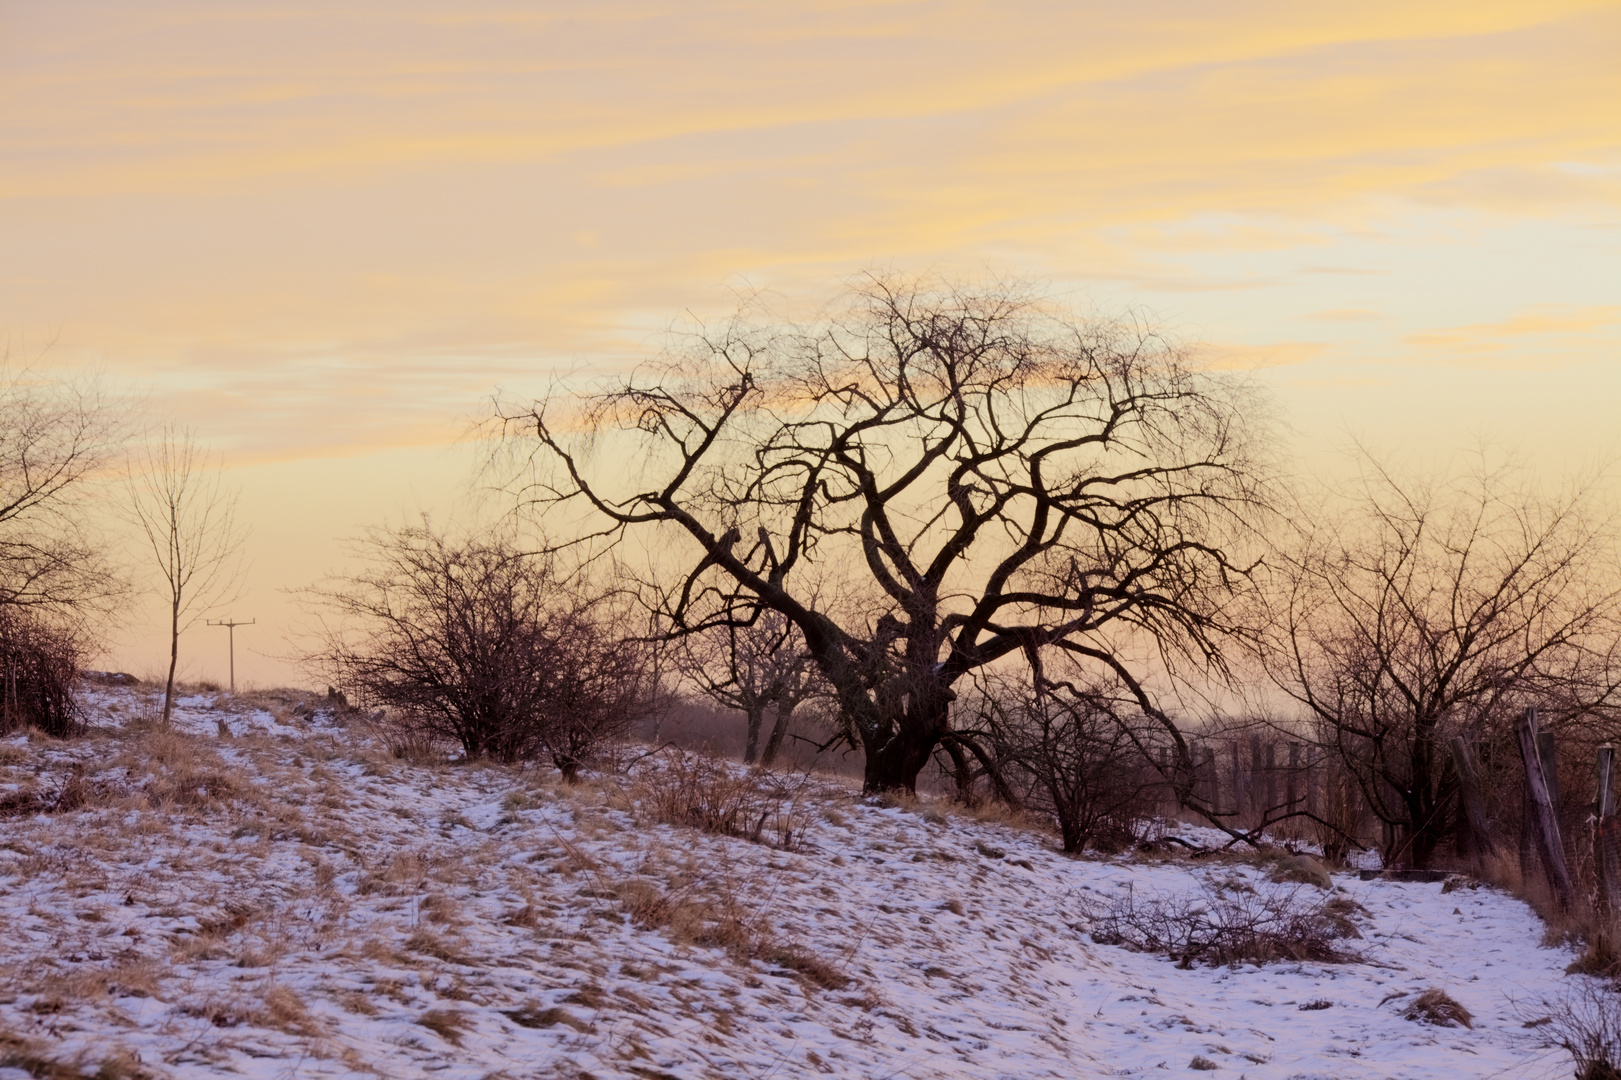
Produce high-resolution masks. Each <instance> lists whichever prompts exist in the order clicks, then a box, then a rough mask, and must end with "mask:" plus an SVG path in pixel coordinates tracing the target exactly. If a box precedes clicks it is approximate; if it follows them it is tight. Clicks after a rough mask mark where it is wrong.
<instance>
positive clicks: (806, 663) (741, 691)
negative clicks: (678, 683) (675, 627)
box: [675, 611, 825, 768]
mask: <svg viewBox="0 0 1621 1080" xmlns="http://www.w3.org/2000/svg"><path fill="white" fill-rule="evenodd" d="M676 646H677V651H676V653H675V663H676V667H677V669H678V670H679V671H680V672H681V674H682V675H684V676H685V677H686V678H687V679H689V680H691V682H692V683H693V684H694V685H696V686H697V687H698V689H699V690H701V691H702V692H703V693H704V694H705V695H707V696H708V697H709V698H710V699H711V700H713V701H715V702H717V703H718V704H720V705H722V706H724V707H725V708H728V709H736V710H737V711H738V712H740V713H742V714H743V718H744V723H745V725H746V730H747V734H746V742H745V744H744V748H743V761H744V763H745V764H748V765H753V764H754V763H755V762H756V761H758V762H759V763H760V764H761V765H764V766H766V767H767V768H770V767H771V765H773V764H774V763H775V762H776V760H777V754H778V753H779V752H781V750H782V743H783V739H784V738H785V737H786V736H787V734H788V726H789V724H790V723H791V722H792V720H793V716H794V710H796V709H797V708H799V706H800V705H802V704H804V703H805V702H806V701H807V700H809V699H810V698H811V697H813V696H815V695H816V694H818V693H825V691H824V690H822V688H821V686H820V684H819V683H818V681H817V679H816V668H815V662H814V661H813V660H812V658H811V655H810V652H809V651H808V650H807V649H806V648H805V645H804V642H803V640H801V639H800V637H799V635H798V632H797V631H796V630H795V628H794V625H793V624H792V623H790V622H789V621H788V620H787V619H785V618H783V617H782V616H781V615H779V614H777V613H776V612H773V611H764V612H761V613H759V615H758V616H757V617H756V619H755V621H754V622H753V623H752V624H750V623H747V622H738V623H730V624H727V625H724V626H718V627H713V628H711V629H709V630H708V631H707V632H704V633H699V634H691V635H687V636H685V637H682V638H680V639H678V640H677V641H676ZM768 712H769V713H771V714H772V726H771V731H770V733H769V735H767V737H766V742H765V746H764V748H763V751H762V748H761V746H760V734H761V732H762V731H763V730H764V728H765V718H766V714H767V713H768Z"/></svg>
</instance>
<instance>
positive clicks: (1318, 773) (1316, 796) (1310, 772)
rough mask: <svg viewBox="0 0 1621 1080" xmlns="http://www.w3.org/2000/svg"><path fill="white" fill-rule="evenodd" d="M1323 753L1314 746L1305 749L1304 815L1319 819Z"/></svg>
mask: <svg viewBox="0 0 1621 1080" xmlns="http://www.w3.org/2000/svg"><path fill="white" fill-rule="evenodd" d="M1322 787H1323V751H1322V749H1321V748H1319V747H1316V746H1308V747H1306V813H1308V814H1310V815H1311V816H1312V817H1321V816H1322V811H1323V804H1322V799H1321V794H1320V793H1321V791H1322Z"/></svg>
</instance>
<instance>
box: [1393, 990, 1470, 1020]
mask: <svg viewBox="0 0 1621 1080" xmlns="http://www.w3.org/2000/svg"><path fill="white" fill-rule="evenodd" d="M1402 1018H1403V1019H1404V1020H1412V1021H1415V1022H1417V1023H1420V1024H1433V1025H1435V1026H1436V1027H1455V1026H1456V1027H1466V1028H1472V1027H1474V1026H1475V1018H1474V1016H1473V1015H1471V1014H1470V1012H1469V1010H1468V1009H1466V1008H1464V1007H1463V1006H1462V1005H1460V1004H1458V1003H1457V1002H1456V1001H1454V1000H1453V999H1452V997H1451V995H1449V994H1448V993H1447V992H1446V991H1445V990H1442V989H1440V988H1439V987H1434V986H1432V987H1430V988H1429V989H1428V990H1426V991H1424V992H1423V993H1422V994H1420V995H1418V997H1416V998H1414V999H1413V1000H1412V1001H1410V1002H1408V1003H1407V1007H1406V1008H1404V1009H1403V1010H1402Z"/></svg>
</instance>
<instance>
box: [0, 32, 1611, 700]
mask: <svg viewBox="0 0 1621 1080" xmlns="http://www.w3.org/2000/svg"><path fill="white" fill-rule="evenodd" d="M872 267H883V268H895V269H898V270H901V271H936V272H941V273H946V274H969V275H974V274H986V273H991V274H1008V275H1022V276H1026V277H1030V278H1033V279H1036V280H1038V281H1041V282H1045V283H1046V284H1047V285H1048V286H1049V287H1050V288H1051V289H1052V290H1053V291H1054V292H1055V293H1057V294H1058V295H1060V296H1062V297H1064V298H1065V299H1067V300H1068V301H1069V302H1070V303H1072V304H1074V305H1075V306H1076V307H1078V308H1081V309H1086V310H1097V311H1101V312H1105V313H1114V312H1120V311H1123V310H1126V309H1136V310H1140V311H1143V312H1146V313H1149V314H1151V315H1152V317H1153V318H1155V319H1157V320H1158V321H1159V322H1161V323H1162V324H1163V325H1165V326H1166V327H1168V328H1169V329H1171V330H1172V331H1173V332H1174V333H1175V334H1177V335H1178V336H1179V337H1181V338H1182V339H1183V340H1184V341H1186V342H1188V343H1189V344H1190V345H1193V346H1196V347H1197V348H1198V349H1199V350H1201V355H1202V356H1203V357H1204V362H1206V363H1209V364H1212V365H1217V366H1221V367H1224V368H1230V369H1234V370H1240V371H1250V372H1253V373H1254V376H1255V378H1256V379H1257V380H1259V381H1260V382H1262V383H1263V384H1264V385H1266V386H1267V387H1269V388H1270V389H1271V391H1272V392H1273V394H1274V395H1275V397H1276V399H1277V401H1278V403H1279V411H1280V413H1281V415H1282V416H1283V417H1284V418H1285V419H1286V420H1287V421H1288V423H1289V424H1290V425H1291V426H1292V429H1293V434H1292V435H1291V436H1290V437H1291V438H1293V439H1295V440H1296V441H1297V445H1298V448H1299V459H1300V460H1301V461H1302V462H1305V463H1307V464H1308V465H1309V464H1310V463H1311V462H1314V461H1317V460H1319V459H1326V456H1327V455H1328V454H1329V453H1330V452H1331V451H1332V450H1333V448H1334V447H1336V446H1342V445H1343V444H1344V443H1345V442H1346V441H1347V439H1349V438H1351V437H1353V436H1354V437H1359V438H1365V439H1367V440H1369V441H1371V442H1373V443H1374V444H1376V445H1378V446H1381V447H1383V448H1386V449H1388V450H1390V451H1391V452H1395V453H1402V454H1412V455H1417V456H1419V457H1424V456H1426V455H1428V456H1432V457H1433V456H1436V455H1443V456H1444V455H1445V454H1446V453H1448V452H1450V451H1451V450H1453V449H1455V448H1457V447H1460V446H1464V445H1466V444H1468V443H1469V442H1470V441H1472V440H1474V439H1477V438H1480V437H1490V438H1494V439H1497V440H1499V441H1503V442H1507V443H1510V444H1513V445H1515V446H1518V447H1520V448H1521V449H1522V451H1523V452H1524V453H1525V454H1526V455H1528V456H1529V457H1530V458H1531V459H1532V460H1534V461H1536V462H1537V463H1539V464H1542V465H1545V466H1546V467H1548V468H1550V469H1566V468H1571V467H1575V466H1578V465H1580V464H1582V463H1584V462H1589V461H1592V460H1595V459H1597V458H1600V457H1603V456H1605V455H1610V454H1614V453H1615V452H1616V450H1617V449H1618V448H1621V440H1618V435H1621V426H1618V424H1617V418H1618V417H1621V4H1617V3H1616V2H1615V0H1609V2H1604V3H1580V2H1571V3H1564V2H1560V0H1537V2H1529V0H1521V2H1495V0H1470V2H1469V3H1447V2H1435V3H1425V4H1414V3H1411V2H1410V0H1409V2H1404V3H1384V2H1377V0H1371V2H1369V0H1365V2H1362V3H1358V4H1345V3H1282V2H1275V3H1252V2H1231V3H1223V4H1211V3H1192V2H1180V3H1167V2H1145V3H1124V2H1120V0H1115V2H1112V3H1101V2H1086V0H1070V2H1066V3H1042V2H1003V3H997V4H968V3H933V2H912V3H889V4H875V3H861V2H856V0H850V2H837V0H829V2H824V3H799V4H794V3H782V4H771V5H767V4H758V3H721V2H705V0H688V2H686V3H681V4H675V3H662V2H657V0H646V2H640V3H630V2H626V3H617V2H612V0H606V2H597V3H593V4H589V5H587V4H579V5H567V4H561V3H558V4H540V3H536V4H527V5H524V4H509V5H490V4H481V3H477V2H468V3H458V4H448V3H422V2H412V0H391V2H389V3H386V4H385V3H373V4H368V3H338V4H320V5H309V6H291V5H283V6H274V5H268V4H250V3H238V2H233V0H211V2H208V3H202V2H200V0H198V2H190V3H162V2H151V3H144V4H140V5H131V4H126V3H95V2H72V0H63V2H52V3H37V2H22V0H0V332H3V333H4V335H5V338H6V341H7V342H8V345H9V352H10V355H11V358H12V363H13V364H14V365H15V364H17V363H18V362H19V361H26V362H29V363H32V364H33V365H34V366H36V367H38V368H40V369H43V370H46V371H50V372H56V373H74V372H85V371H93V372H99V373H100V375H101V377H102V379H103V381H104V383H105V384H106V385H107V386H109V387H110V388H113V389H115V390H116V391H118V392H119V393H123V394H127V395H129V396H130V397H131V398H132V399H133V400H136V401H138V402H140V403H141V405H142V407H143V408H145V409H147V410H148V411H149V412H150V414H151V415H152V416H153V417H154V418H156V417H161V416H167V417H172V418H174V419H177V420H179V421H180V422H182V423H186V424H190V425H192V426H193V427H195V428H196V429H197V431H198V433H199V435H200V436H201V437H202V438H204V439H205V440H207V441H208V442H209V443H211V444H212V445H213V446H214V447H215V448H216V449H218V450H219V451H221V452H222V453H223V454H224V455H225V458H226V461H227V462H228V464H229V465H230V466H231V470H230V471H231V477H232V479H233V480H234V481H235V482H236V483H238V484H240V485H241V488H242V491H243V496H242V497H243V507H244V512H245V514H246V516H247V517H248V518H249V519H250V520H251V522H252V525H253V529H254V532H253V536H252V538H251V540H250V543H249V553H250V557H251V559H252V563H253V570H252V573H251V577H250V579H249V581H248V593H247V595H245V596H244V598H243V600H242V602H240V603H239V604H237V605H235V606H234V607H233V608H232V609H231V611H232V612H233V613H234V614H235V615H236V616H237V617H239V618H248V617H257V618H258V619H259V625H258V626H257V627H255V628H254V629H253V631H251V632H250V631H240V632H239V636H238V675H239V678H242V679H247V680H253V681H258V682H279V681H285V680H287V679H291V678H295V677H296V676H295V675H294V674H293V673H292V671H291V669H290V668H289V667H288V666H287V665H286V663H285V662H284V661H283V660H280V659H277V658H276V657H277V656H278V655H279V654H284V653H286V652H287V651H288V648H289V646H288V645H287V643H286V641H285V640H284V637H285V635H286V634H287V633H288V632H289V629H290V627H291V625H292V622H291V620H292V618H293V612H292V610H291V608H290V607H289V604H288V599H287V597H286V596H285V595H284V594H283V593H282V592H280V591H279V590H283V589H286V588H288V587H296V586H298V585H302V584H307V583H308V582H310V581H312V580H313V579H314V578H315V577H317V576H318V575H319V574H320V573H321V572H322V571H323V570H324V569H328V568H336V567H339V566H341V565H342V560H343V558H344V554H343V550H342V548H341V547H340V546H338V544H337V543H336V541H337V540H339V539H341V538H342V537H344V536H348V535H352V534H353V533H354V532H355V531H356V530H358V529H359V528H360V527H362V526H364V525H366V524H369V523H375V522H381V521H383V520H385V519H391V520H394V521H399V520H401V519H402V517H404V516H406V515H409V514H413V513H415V512H416V511H418V510H423V509H429V510H433V511H435V512H436V513H437V514H439V515H440V516H441V519H442V518H443V516H444V515H446V514H449V513H451V512H452V510H453V508H454V507H455V506H456V505H457V500H458V499H459V497H460V495H461V494H462V493H464V492H466V491H467V489H468V488H469V486H470V482H471V481H470V479H469V477H470V472H469V469H470V464H471V457H472V451H471V450H470V449H469V448H468V447H466V446H465V445H464V446H462V447H461V448H456V447H455V446H453V445H452V444H453V443H455V441H456V440H457V439H458V438H459V437H460V436H462V435H463V434H464V432H465V431H466V430H467V426H468V424H469V422H470V421H471V420H473V419H475V418H476V417H478V416H479V415H480V414H481V411H482V409H483V407H484V404H485V403H486V402H487V401H488V399H489V397H490V395H491V394H492V393H494V392H495V391H496V390H497V389H498V388H503V389H504V390H505V391H506V392H508V393H509V394H516V395H522V394H524V393H528V392H534V391H537V390H539V389H540V388H541V387H543V386H544V385H545V384H546V382H547V381H548V378H549V377H550V376H551V375H552V374H553V373H554V372H557V371H570V372H580V371H592V370H610V369H617V368H623V367H625V366H628V365H630V364H632V363H634V362H635V361H636V359H637V358H638V357H643V356H646V355H647V354H648V353H650V352H651V351H652V350H654V349H656V348H657V345H658V342H659V339H660V334H661V332H662V330H663V329H664V328H665V327H666V326H667V325H669V323H670V322H671V321H672V320H673V319H676V318H678V317H680V316H682V314H683V313H684V312H692V313H694V314H696V315H698V316H699V317H706V316H718V315H720V314H723V313H724V312H725V311H726V310H728V309H729V308H731V307H732V306H734V305H735V302H736V296H737V294H738V292H739V290H748V289H755V288H764V289H769V290H773V291H775V292H777V293H780V294H782V295H783V296H784V297H786V298H788V300H789V301H791V302H794V303H805V304H814V303H816V302H819V301H822V300H825V299H827V298H829V297H831V296H832V295H833V294H834V293H835V292H836V291H837V290H838V289H839V287H840V282H841V281H843V280H844V279H846V278H848V277H849V276H850V275H851V274H852V273H854V272H856V271H860V270H862V269H866V268H872ZM121 633H122V637H121V638H120V639H119V640H118V641H117V642H116V643H115V647H114V649H113V652H112V654H111V655H110V656H109V657H108V658H107V662H108V663H109V664H113V665H117V666H124V667H128V668H130V669H131V670H136V671H141V670H148V669H150V668H152V667H154V666H155V665H156V663H157V659H158V656H159V654H160V653H162V652H164V648H163V646H164V642H163V641H162V638H161V631H160V630H158V629H157V628H156V624H155V621H154V620H152V619H150V618H143V619H139V620H133V621H132V622H131V624H130V625H129V626H128V627H126V628H124V629H123V630H122V631H121ZM183 650H184V653H183V660H184V662H185V664H184V666H185V669H186V670H187V671H188V672H189V673H190V674H191V675H194V676H212V677H216V678H223V677H224V670H225V653H224V637H223V631H206V630H198V631H194V632H192V633H191V634H189V635H188V636H187V638H186V639H185V642H184V644H183Z"/></svg>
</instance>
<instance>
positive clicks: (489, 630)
mask: <svg viewBox="0 0 1621 1080" xmlns="http://www.w3.org/2000/svg"><path fill="white" fill-rule="evenodd" d="M359 546H360V549H361V554H362V556H363V557H364V558H365V559H366V560H367V561H368V562H369V563H370V564H371V566H370V569H368V570H366V571H363V572H361V573H359V574H356V575H354V576H352V577H348V578H340V579H337V580H336V581H333V582H330V583H328V584H327V585H325V586H322V587H319V588H315V589H310V590H307V591H306V592H305V594H304V596H305V600H306V602H307V603H309V604H310V605H311V606H313V607H315V608H316V609H318V610H321V611H322V612H323V613H330V614H332V615H334V616H336V625H328V626H327V627H326V634H325V639H324V641H323V645H322V648H321V649H320V650H319V651H317V652H315V653H314V654H311V655H309V656H308V657H307V658H306V659H307V660H308V661H309V662H310V663H311V665H312V666H314V667H316V668H318V669H320V670H321V671H322V673H323V674H326V675H328V676H329V677H330V679H331V680H332V681H333V682H336V683H337V684H338V685H339V686H340V687H342V688H343V689H344V690H345V691H347V692H348V693H349V694H350V695H351V696H353V697H356V698H357V699H359V700H360V701H363V702H365V703H366V704H367V705H382V706H385V707H386V708H387V709H388V710H390V711H391V713H392V716H391V718H390V723H391V724H392V725H393V726H394V727H396V728H397V729H401V735H402V736H403V741H404V742H406V743H413V742H420V741H421V740H422V739H423V738H428V739H432V738H442V739H448V740H451V741H453V742H455V743H457V744H459V745H460V746H461V747H462V750H463V751H464V752H465V753H466V755H467V756H468V757H469V758H479V757H493V758H497V759H500V760H508V761H510V760H517V759H520V758H525V757H530V756H535V755H541V754H544V755H549V756H550V757H551V759H552V761H553V763H554V764H556V765H557V767H558V768H559V769H560V770H562V772H563V775H564V777H565V778H568V779H570V780H572V779H573V778H574V776H575V775H576V774H577V772H578V771H579V769H580V767H581V765H583V764H584V763H585V762H586V761H587V760H589V759H590V758H591V756H592V755H593V754H595V753H596V752H597V751H598V750H599V749H601V747H602V746H603V745H604V744H605V743H606V742H608V741H611V740H613V739H616V738H619V737H622V736H623V735H624V733H625V732H626V731H627V730H628V729H629V727H630V725H631V724H632V723H633V722H634V721H635V720H636V719H637V718H638V717H639V716H640V715H641V714H642V713H643V712H645V711H647V710H648V709H649V708H651V703H652V701H653V700H654V697H655V691H656V682H657V680H656V677H655V674H654V667H653V665H652V664H651V663H650V656H649V652H648V649H647V647H646V646H644V645H642V644H641V643H640V642H639V641H638V640H636V639H633V638H627V637H625V636H623V635H619V634H615V633H613V632H611V631H610V630H609V629H608V627H609V625H610V622H611V620H612V618H613V615H614V613H613V612H612V611H611V610H610V609H609V605H608V602H607V600H606V599H605V598H603V597H602V596H592V595H590V594H588V593H587V592H585V591H584V590H583V589H581V588H579V587H578V586H570V585H568V584H566V583H564V582H563V581H561V580H560V579H559V578H558V576H557V575H556V574H555V573H554V571H553V567H552V566H551V564H550V563H549V562H547V561H546V560H544V559H542V558H540V557H537V556H535V555H533V554H531V553H528V552H526V551H523V550H521V549H519V548H518V547H517V546H516V545H515V544H514V542H513V541H512V540H511V539H510V538H508V537H504V536H500V535H485V536H481V537H474V538H471V539H467V540H464V541H459V542H453V541H451V540H449V539H447V538H446V537H445V536H444V535H442V534H439V533H436V532H434V531H432V530H431V529H429V528H426V527H422V528H401V529H397V530H376V531H373V532H372V533H371V534H370V535H369V536H368V537H367V538H366V539H365V540H363V541H362V542H361V543H360V545H359Z"/></svg>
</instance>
